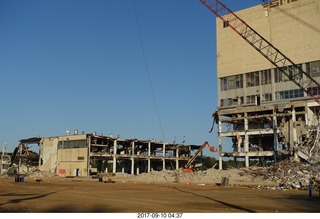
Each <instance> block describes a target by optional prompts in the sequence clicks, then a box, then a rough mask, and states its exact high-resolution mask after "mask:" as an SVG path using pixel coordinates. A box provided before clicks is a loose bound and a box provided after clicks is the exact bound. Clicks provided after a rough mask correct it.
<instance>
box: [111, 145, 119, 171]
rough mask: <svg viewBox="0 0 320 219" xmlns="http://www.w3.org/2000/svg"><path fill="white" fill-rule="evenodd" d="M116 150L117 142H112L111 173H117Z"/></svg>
mask: <svg viewBox="0 0 320 219" xmlns="http://www.w3.org/2000/svg"><path fill="white" fill-rule="evenodd" d="M117 148H118V141H117V140H114V141H113V156H112V158H113V159H112V173H116V172H117Z"/></svg>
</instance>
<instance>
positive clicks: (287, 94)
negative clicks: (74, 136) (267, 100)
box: [276, 89, 304, 100]
mask: <svg viewBox="0 0 320 219" xmlns="http://www.w3.org/2000/svg"><path fill="white" fill-rule="evenodd" d="M303 96H304V92H303V90H301V89H295V90H285V91H280V92H276V99H277V100H285V99H292V98H299V97H303Z"/></svg>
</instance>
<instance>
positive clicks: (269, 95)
mask: <svg viewBox="0 0 320 219" xmlns="http://www.w3.org/2000/svg"><path fill="white" fill-rule="evenodd" d="M263 98H264V100H263V102H268V101H272V94H270V93H266V94H263Z"/></svg>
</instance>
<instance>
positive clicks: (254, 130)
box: [215, 0, 320, 168]
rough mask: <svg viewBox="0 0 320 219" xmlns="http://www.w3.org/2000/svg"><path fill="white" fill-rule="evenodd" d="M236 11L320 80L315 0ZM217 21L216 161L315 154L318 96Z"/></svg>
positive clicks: (319, 4)
mask: <svg viewBox="0 0 320 219" xmlns="http://www.w3.org/2000/svg"><path fill="white" fill-rule="evenodd" d="M235 14H236V15H237V16H239V17H240V18H241V19H242V20H244V21H245V22H246V23H247V24H248V25H250V27H252V28H253V29H254V30H255V31H256V32H258V33H259V34H260V35H261V36H263V37H264V38H265V39H266V40H267V41H269V42H270V43H271V44H272V45H273V46H274V47H276V48H277V49H279V50H280V51H281V52H282V53H283V54H285V55H286V56H287V57H288V58H290V60H292V61H293V62H294V63H295V64H297V65H298V66H299V67H301V68H302V69H303V70H304V71H305V72H306V73H307V74H308V75H309V76H311V77H312V78H313V79H315V80H316V81H318V82H320V1H319V0H273V1H271V2H270V1H269V2H268V3H264V4H261V5H257V6H254V7H251V8H247V9H245V10H241V11H238V12H235ZM216 23H217V77H218V101H219V102H218V110H217V112H216V114H215V115H216V118H217V119H216V120H217V122H218V124H219V128H218V137H219V146H220V156H219V160H220V164H221V162H222V158H223V157H234V158H235V160H236V159H237V158H241V159H244V160H245V164H246V167H248V166H249V162H250V159H253V158H254V159H259V160H260V162H262V161H263V160H272V161H277V160H279V159H290V158H291V159H295V160H300V159H301V158H302V159H304V160H307V161H309V162H314V161H315V162H318V161H319V156H318V155H319V154H320V153H319V150H320V149H319V144H318V143H319V142H318V139H319V136H318V134H319V128H318V127H319V111H320V107H319V104H318V103H317V102H316V101H314V99H312V98H310V96H308V95H307V93H306V92H304V91H303V90H302V89H301V88H299V86H297V85H296V84H295V83H293V82H292V81H291V80H290V79H289V78H288V77H287V76H285V74H283V73H282V72H281V71H280V70H279V68H276V67H275V66H274V65H273V64H272V63H271V62H269V61H268V60H267V59H266V58H265V57H264V56H262V55H261V54H260V53H258V52H257V51H256V50H255V49H254V48H253V47H252V46H251V45H250V44H249V43H248V42H246V41H245V40H243V39H242V38H241V37H240V36H239V35H238V34H236V33H235V32H234V31H232V29H231V28H229V26H228V25H225V23H224V22H222V21H221V20H220V19H219V18H217V22H216ZM301 77H305V75H301ZM302 79H303V78H302ZM301 81H303V80H301ZM310 89H311V88H310ZM228 150H229V151H228ZM221 167H222V165H220V168H221Z"/></svg>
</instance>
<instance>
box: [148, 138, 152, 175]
mask: <svg viewBox="0 0 320 219" xmlns="http://www.w3.org/2000/svg"><path fill="white" fill-rule="evenodd" d="M150 156H151V142H150V141H149V142H148V173H150V169H151V160H150V159H151V157H150Z"/></svg>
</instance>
